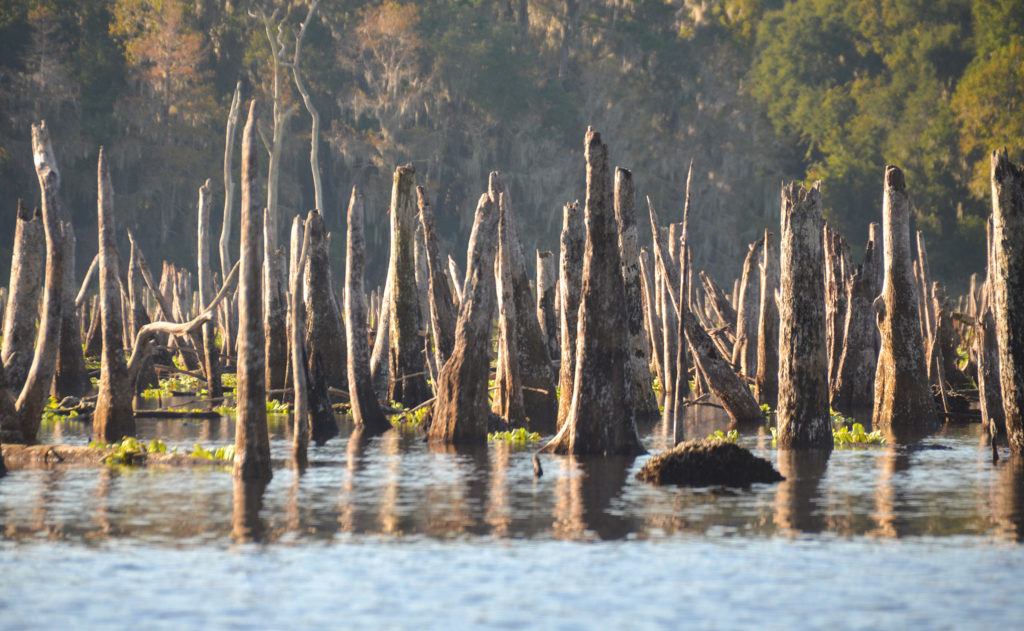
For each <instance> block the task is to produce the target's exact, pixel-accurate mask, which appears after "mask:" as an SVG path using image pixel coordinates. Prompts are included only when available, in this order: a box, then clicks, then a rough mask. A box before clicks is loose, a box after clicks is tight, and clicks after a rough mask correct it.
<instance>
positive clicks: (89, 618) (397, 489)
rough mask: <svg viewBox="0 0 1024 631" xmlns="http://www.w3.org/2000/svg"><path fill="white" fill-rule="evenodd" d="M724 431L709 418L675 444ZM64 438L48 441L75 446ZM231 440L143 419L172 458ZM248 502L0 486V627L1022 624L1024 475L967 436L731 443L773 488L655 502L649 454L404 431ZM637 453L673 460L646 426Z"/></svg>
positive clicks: (277, 431)
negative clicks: (536, 472)
mask: <svg viewBox="0 0 1024 631" xmlns="http://www.w3.org/2000/svg"><path fill="white" fill-rule="evenodd" d="M724 426H725V420H724V419H723V418H722V417H721V416H718V415H716V414H714V413H713V411H712V412H709V411H708V410H704V411H703V412H701V414H700V415H695V416H693V417H692V418H688V419H687V422H686V423H685V427H684V433H685V434H686V435H687V436H688V437H698V436H700V437H702V436H704V435H706V434H708V433H710V432H711V431H713V430H715V429H721V428H724ZM84 429H85V428H83V427H81V426H80V425H78V424H76V423H73V422H67V423H63V424H61V425H56V426H54V427H52V428H50V429H49V431H50V432H52V433H51V434H49V435H48V436H47V437H46V439H47V440H49V441H53V442H63V443H84V442H87V435H86V433H85V431H84ZM232 429H233V423H232V421H230V420H221V421H213V422H201V423H189V422H182V421H151V422H143V423H141V425H140V427H139V432H140V436H141V437H143V438H152V437H158V436H159V437H161V438H163V439H164V440H165V441H166V442H167V443H168V444H169V445H170V446H178V447H179V450H184V449H185V448H191V446H192V444H193V443H195V442H199V443H201V444H202V445H203V446H204V447H210V446H218V445H224V444H228V443H230V442H231V441H232ZM272 433H273V440H272V445H273V446H272V449H273V455H274V457H275V459H276V460H277V461H279V463H280V466H278V467H277V468H276V469H275V473H274V479H273V481H272V482H271V483H270V484H269V485H268V486H267V487H266V488H265V489H253V488H249V489H246V488H244V487H242V486H238V487H236V486H235V485H234V484H233V482H232V479H231V475H230V473H229V472H227V471H225V470H219V469H197V470H168V469H165V470H158V469H149V470H147V469H135V470H131V469H121V470H113V469H102V470H96V469H64V470H50V471H40V470H35V471H12V472H10V474H9V475H8V476H7V477H6V478H3V479H0V628H2V629H36V628H52V629H66V628H110V627H111V626H118V627H120V626H125V625H127V624H131V625H133V626H138V627H141V628H169V629H182V628H240V629H259V628H267V627H280V628H309V627H314V626H318V627H326V628H368V627H372V628H417V629H418V628H438V629H454V628H464V627H476V626H495V627H508V628H581V629H582V628H595V627H598V628H665V627H671V628H753V627H757V628H761V629H764V628H768V629H772V628H787V629H794V628H798V629H801V628H802V629H818V628H825V627H827V628H839V629H846V628H850V629H879V628H912V629H944V628H949V629H967V628H999V627H1002V628H1018V627H1019V625H1020V624H1021V620H1024V597H1022V596H1021V594H1020V585H1021V584H1022V581H1024V546H1022V545H1021V544H1020V542H1021V539H1022V538H1024V467H1021V466H1017V465H1016V464H1015V463H1012V462H1009V461H1007V460H1006V459H1004V460H1003V461H1002V462H1001V463H1000V464H999V465H997V466H993V465H992V464H991V463H990V461H989V452H988V451H987V449H985V448H982V447H980V446H979V428H978V426H976V425H970V426H962V427H959V426H958V427H951V428H949V429H947V430H946V431H944V432H943V433H941V434H939V435H937V436H934V437H932V438H929V439H927V440H926V441H924V443H923V444H922V445H920V448H918V449H914V450H910V451H898V450H896V449H893V448H872V449H862V450H839V451H835V452H834V453H833V454H832V455H831V456H830V457H829V458H828V459H827V460H822V459H820V458H810V459H808V458H798V457H796V456H794V455H793V454H790V453H787V452H783V453H781V454H780V452H778V451H776V450H774V449H772V448H771V447H770V444H769V441H770V438H768V437H766V436H765V435H764V433H763V432H758V433H748V434H747V435H744V436H743V437H742V438H741V443H742V444H744V445H745V446H747V447H749V448H750V449H752V450H753V451H754V452H755V453H757V454H758V455H761V456H763V457H766V458H769V459H770V460H772V462H773V463H774V464H775V465H776V467H777V468H778V469H779V470H780V471H781V473H782V474H783V475H784V476H786V477H787V481H786V482H783V483H780V484H775V485H757V486H754V487H753V488H751V489H749V490H726V489H706V488H705V489H678V488H674V487H670V488H659V487H653V486H649V485H646V484H644V483H640V482H638V481H636V480H635V479H634V477H633V476H634V474H635V473H636V471H637V470H638V469H639V468H640V466H641V465H642V464H643V462H644V461H645V460H646V456H642V457H639V458H635V459H625V460H623V459H618V460H616V459H612V460H580V459H571V458H559V457H552V456H546V457H542V463H543V465H544V476H543V477H542V478H540V479H534V477H533V468H532V465H531V463H530V456H531V452H530V451H525V450H524V451H518V450H514V449H510V448H509V447H508V446H507V445H504V444H496V445H491V446H489V447H488V448H485V449H479V450H469V451H464V450H439V449H432V448H429V447H428V446H427V445H426V444H424V443H423V442H422V440H421V439H420V438H418V437H417V436H416V435H414V434H403V433H398V432H390V433H389V434H387V435H385V436H383V437H379V438H374V439H372V440H369V441H361V440H357V439H355V438H353V437H351V436H350V435H349V433H350V432H349V430H348V428H347V423H346V422H345V421H342V436H341V437H340V438H338V439H335V440H332V441H330V443H328V444H327V445H326V446H324V447H320V448H313V449H312V450H311V453H310V457H311V461H312V462H311V466H310V468H309V469H308V470H307V471H306V472H305V473H304V474H303V475H301V476H298V475H296V473H295V472H294V471H293V470H292V469H290V468H288V467H287V466H286V464H285V463H286V459H287V454H288V451H289V439H288V436H287V432H286V428H285V424H284V423H282V422H278V423H277V424H275V425H274V428H273V430H272ZM644 435H645V440H646V444H647V445H648V447H649V448H651V449H652V450H659V449H662V448H664V446H665V445H666V444H667V443H668V442H669V441H668V439H667V438H666V436H667V430H666V428H665V427H664V426H662V425H661V424H655V425H653V426H650V427H646V428H644Z"/></svg>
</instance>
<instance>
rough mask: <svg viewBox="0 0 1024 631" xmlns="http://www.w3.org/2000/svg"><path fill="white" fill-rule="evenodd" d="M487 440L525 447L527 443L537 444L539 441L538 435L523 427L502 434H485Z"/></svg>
mask: <svg viewBox="0 0 1024 631" xmlns="http://www.w3.org/2000/svg"><path fill="white" fill-rule="evenodd" d="M487 440H490V441H498V440H500V441H503V442H507V443H509V444H511V445H527V444H529V443H535V442H538V441H539V440H540V434H538V433H537V432H531V431H529V430H527V429H526V428H524V427H520V428H518V429H513V430H508V431H504V432H490V433H488V434H487Z"/></svg>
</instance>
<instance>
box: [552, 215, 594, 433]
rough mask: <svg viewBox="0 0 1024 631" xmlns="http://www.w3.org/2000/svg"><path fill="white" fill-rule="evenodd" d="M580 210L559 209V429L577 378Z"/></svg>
mask: <svg viewBox="0 0 1024 631" xmlns="http://www.w3.org/2000/svg"><path fill="white" fill-rule="evenodd" d="M586 236H587V235H586V228H585V227H584V225H583V210H582V209H581V208H580V205H579V203H578V202H573V203H571V204H566V205H565V207H564V208H563V209H562V234H561V237H560V252H559V258H558V292H559V300H560V302H561V304H562V309H561V311H560V312H559V314H558V320H559V332H560V336H561V355H562V361H561V363H560V364H559V368H558V391H559V395H558V420H557V428H558V429H559V430H561V429H562V426H563V425H564V424H565V420H566V419H567V418H569V410H570V409H571V408H572V383H573V379H574V378H575V376H576V325H577V316H578V315H579V309H580V290H581V289H582V288H583V250H584V247H585V241H586Z"/></svg>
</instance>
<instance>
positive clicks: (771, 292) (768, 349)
mask: <svg viewBox="0 0 1024 631" xmlns="http://www.w3.org/2000/svg"><path fill="white" fill-rule="evenodd" d="M758 269H759V271H760V272H761V304H760V305H759V308H758V315H757V376H756V378H755V380H754V390H755V393H756V394H757V400H758V401H759V402H761V403H766V404H768V406H769V407H770V408H771V409H773V410H774V409H775V408H776V407H778V401H779V306H778V303H777V302H776V299H775V296H776V291H777V290H778V286H779V255H778V250H777V249H776V242H775V235H774V234H772V233H770V232H768V231H767V230H766V231H765V233H764V253H763V256H762V259H761V262H760V264H759V265H758Z"/></svg>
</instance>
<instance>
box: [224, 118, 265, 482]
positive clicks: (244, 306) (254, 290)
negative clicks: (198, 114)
mask: <svg viewBox="0 0 1024 631" xmlns="http://www.w3.org/2000/svg"><path fill="white" fill-rule="evenodd" d="M258 164H259V161H258V159H257V156H256V101H255V100H253V101H252V102H250V104H249V118H248V120H247V121H246V123H245V129H244V130H243V132H242V218H241V234H242V243H241V253H240V257H239V261H240V266H239V267H240V270H239V279H238V324H239V327H238V344H237V345H236V346H237V348H238V372H237V381H238V394H237V401H238V412H237V416H236V421H235V463H234V469H233V472H232V473H233V475H234V477H235V478H236V479H240V480H246V481H254V482H255V481H263V482H269V481H270V478H271V477H273V471H271V468H270V437H269V435H268V433H267V404H266V398H267V392H266V388H267V386H266V382H265V381H264V379H265V370H264V366H263V361H264V357H263V313H262V311H263V309H262V307H263V299H262V296H261V295H260V290H261V288H262V283H261V279H260V272H261V268H262V267H263V265H262V263H263V261H262V260H261V259H262V258H263V247H262V246H263V243H261V240H260V221H259V217H260V213H259V211H258V210H257V209H256V207H255V204H254V201H255V193H256V191H257V190H258V189H257V181H256V180H257V178H258V174H257V168H258Z"/></svg>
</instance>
